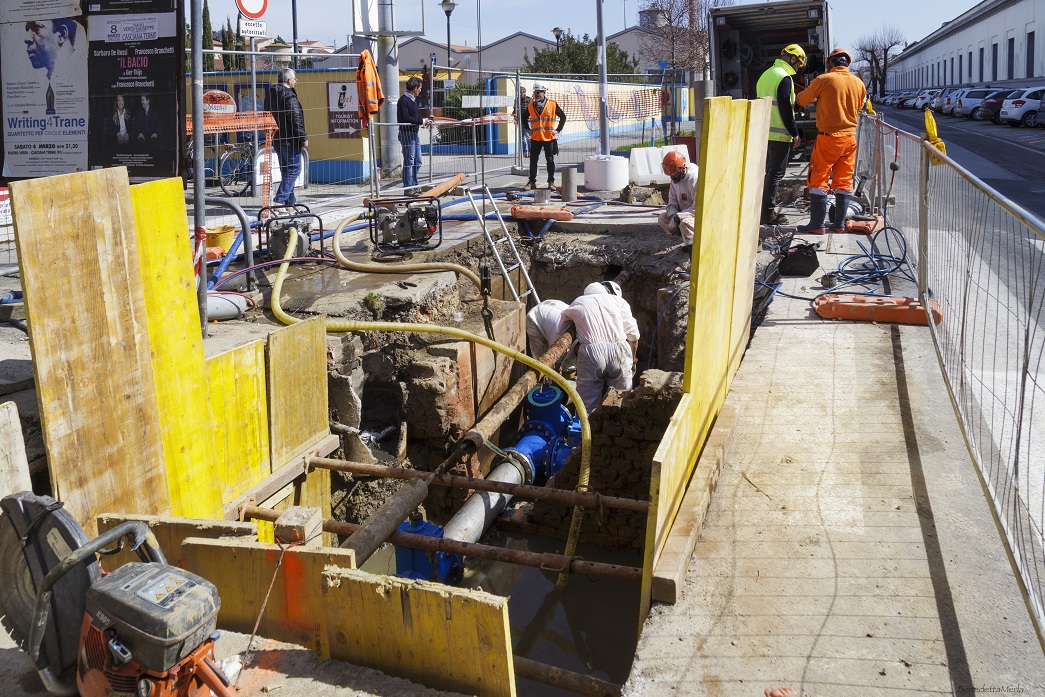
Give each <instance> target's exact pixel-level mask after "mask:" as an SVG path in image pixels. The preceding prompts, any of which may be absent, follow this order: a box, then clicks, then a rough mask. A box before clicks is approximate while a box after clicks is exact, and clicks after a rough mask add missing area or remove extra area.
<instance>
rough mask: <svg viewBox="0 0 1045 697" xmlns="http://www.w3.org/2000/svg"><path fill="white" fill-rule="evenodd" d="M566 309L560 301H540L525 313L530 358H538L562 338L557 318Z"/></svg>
mask: <svg viewBox="0 0 1045 697" xmlns="http://www.w3.org/2000/svg"><path fill="white" fill-rule="evenodd" d="M567 307H569V305H567V304H566V303H564V302H563V301H562V300H542V301H541V302H539V303H538V304H537V305H535V306H533V307H532V308H531V309H530V311H529V312H527V313H526V338H527V339H528V340H529V342H530V355H531V356H533V357H534V358H540V357H541V356H543V355H544V354H546V353H547V352H548V349H549V348H551V345H552V344H554V343H555V342H556V341H558V340H559V337H560V336H562V332H560V331H559V318H560V317H561V316H562V311H563V310H565V309H566V308H567Z"/></svg>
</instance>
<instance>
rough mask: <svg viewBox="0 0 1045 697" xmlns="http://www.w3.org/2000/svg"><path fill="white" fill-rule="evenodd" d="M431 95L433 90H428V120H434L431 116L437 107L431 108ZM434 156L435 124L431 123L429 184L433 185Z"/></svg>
mask: <svg viewBox="0 0 1045 697" xmlns="http://www.w3.org/2000/svg"><path fill="white" fill-rule="evenodd" d="M431 94H432V90H431V89H429V90H428V95H429V97H428V104H429V107H428V113H429V117H428V118H432V116H431V114H432V111H434V109H435V107H433V106H431V104H432V97H431ZM434 156H435V123H434V122H429V124H428V183H429V184H431V183H432V179H433V177H434V174H433V172H432V164H433V161H434V160H435V157H434Z"/></svg>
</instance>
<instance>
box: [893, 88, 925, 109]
mask: <svg viewBox="0 0 1045 697" xmlns="http://www.w3.org/2000/svg"><path fill="white" fill-rule="evenodd" d="M919 94H920V93H919V92H905V93H904V94H902V95H900V98H899V99H897V100H896V106H898V107H899V108H901V109H907V108H908V107H911V106H913V105H914V100H916V99H918V95H919Z"/></svg>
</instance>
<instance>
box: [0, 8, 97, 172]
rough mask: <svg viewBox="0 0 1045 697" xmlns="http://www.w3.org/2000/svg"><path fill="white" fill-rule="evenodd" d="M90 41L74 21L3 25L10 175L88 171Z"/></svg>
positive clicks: (0, 54) (0, 56)
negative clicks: (88, 42)
mask: <svg viewBox="0 0 1045 697" xmlns="http://www.w3.org/2000/svg"><path fill="white" fill-rule="evenodd" d="M6 2H7V0H4V4H5V5H6ZM23 4H28V3H23ZM87 38H88V37H87V33H86V32H85V31H84V26H83V24H82V20H79V19H74V18H68V17H66V18H59V19H34V20H26V21H23V22H16V23H12V24H0V63H2V64H3V75H2V78H0V79H2V80H3V106H4V108H3V123H4V131H3V136H4V172H3V173H4V176H7V177H39V176H50V175H53V174H67V173H69V172H80V171H83V170H85V169H86V168H87V141H88V135H87V53H88V49H87Z"/></svg>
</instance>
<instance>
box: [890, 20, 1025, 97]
mask: <svg viewBox="0 0 1045 697" xmlns="http://www.w3.org/2000/svg"><path fill="white" fill-rule="evenodd" d="M1039 19H1040V20H1043V22H1045V0H984V2H981V3H980V4H978V5H976V6H975V7H973V8H972V9H970V10H969V11H968V12H965V13H964V14H962V15H959V16H958V17H957V18H955V19H953V20H951V21H949V22H945V23H944V25H943V26H942V27H940V28H939V29H937V30H936V31H934V32H933V33H932V34H929V35H928V36H926V37H925V38H924V39H922V40H920V41H916V42H915V43H913V44H910V45H908V46H907V47H906V48H904V50H903V52H902V53H900V54H899V55H898V56H897V57H896V58H895V59H893V62H892V65H890V69H889V75H888V79H887V89H889V90H903V89H924V88H931V87H951V86H957V85H982V84H991V85H995V84H999V85H1007V84H1012V85H1021V84H1026V85H1030V84H1033V83H1037V82H1041V83H1045V55H1043V53H1045V51H1043V50H1042V32H1043V31H1045V26H1042V27H1039V26H1038V20H1039Z"/></svg>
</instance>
